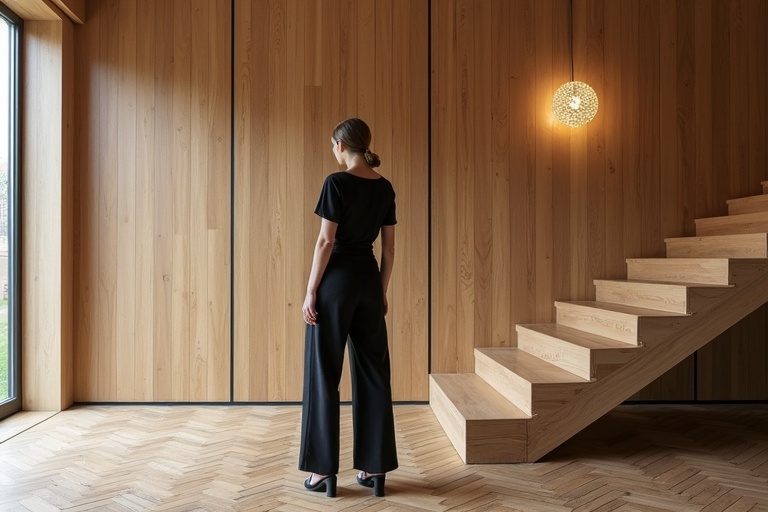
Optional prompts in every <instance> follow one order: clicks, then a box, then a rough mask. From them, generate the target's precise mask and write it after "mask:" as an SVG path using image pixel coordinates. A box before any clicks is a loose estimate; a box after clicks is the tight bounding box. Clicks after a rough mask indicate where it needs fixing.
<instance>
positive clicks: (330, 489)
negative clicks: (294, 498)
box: [304, 475, 336, 498]
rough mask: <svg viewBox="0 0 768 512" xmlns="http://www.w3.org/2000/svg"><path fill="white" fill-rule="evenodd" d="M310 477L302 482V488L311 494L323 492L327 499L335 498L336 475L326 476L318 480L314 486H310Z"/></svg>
mask: <svg viewBox="0 0 768 512" xmlns="http://www.w3.org/2000/svg"><path fill="white" fill-rule="evenodd" d="M311 482H312V475H309V476H308V477H307V479H306V480H304V488H306V489H307V490H308V491H312V492H322V491H325V495H326V496H327V497H329V498H335V497H336V475H328V476H327V477H325V478H323V479H322V480H318V482H317V483H315V485H312V483H311Z"/></svg>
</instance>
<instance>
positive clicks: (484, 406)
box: [430, 181, 768, 463]
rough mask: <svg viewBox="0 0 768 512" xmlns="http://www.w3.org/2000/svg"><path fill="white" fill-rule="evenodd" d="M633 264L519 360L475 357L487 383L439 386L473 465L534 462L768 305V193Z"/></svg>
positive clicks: (497, 354) (448, 381) (451, 381)
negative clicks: (660, 254) (662, 254)
mask: <svg viewBox="0 0 768 512" xmlns="http://www.w3.org/2000/svg"><path fill="white" fill-rule="evenodd" d="M762 187H763V194H762V195H759V196H751V197H745V198H741V199H734V200H730V201H728V215H727V216H725V217H714V218H706V219H697V220H696V221H695V222H696V236H694V237H686V238H670V239H666V240H665V242H666V245H667V257H666V258H654V259H647V258H646V259H629V260H627V279H626V280H603V279H596V280H595V287H596V300H595V301H582V302H556V303H555V307H556V310H557V315H556V323H555V324H541V325H518V326H517V327H516V330H517V346H516V347H514V348H475V372H474V373H469V374H432V375H430V405H431V407H432V410H433V411H434V413H435V415H436V416H437V418H438V420H439V421H440V424H441V425H442V426H443V428H444V429H445V432H446V434H447V435H448V437H449V439H450V440H451V442H452V443H453V445H454V447H455V448H456V450H457V451H458V452H459V455H460V456H461V458H462V459H463V460H464V462H465V463H510V462H534V461H536V460H538V459H540V458H541V457H543V456H544V455H546V454H547V453H548V452H550V451H551V450H553V449H554V448H556V447H557V446H559V445H560V444H561V443H563V442H564V441H566V440H567V439H569V438H570V437H571V436H573V435H574V434H576V433H577V432H579V431H580V430H582V429H583V428H584V427H586V426H587V425H589V424H590V423H592V422H593V421H595V420H596V419H598V418H599V417H600V416H602V415H603V414H605V413H607V412H608V411H610V410H611V409H613V408H614V407H616V406H617V405H619V404H620V403H622V402H623V401H625V400H626V399H627V398H629V397H631V396H632V395H633V394H635V393H636V392H638V391H640V390H641V389H642V388H644V387H645V386H646V385H648V384H650V383H651V382H653V381H654V380H655V379H656V378H658V377H659V376H661V375H662V374H664V373H665V372H666V371H667V370H669V369H671V368H672V367H674V366H675V365H677V364H678V363H679V362H680V361H682V360H683V359H685V358H686V357H688V356H689V355H691V354H692V353H694V352H695V351H696V350H698V349H699V348H701V347H703V346H704V345H706V344H707V343H709V342H710V341H711V340H712V339H713V338H715V337H716V336H717V335H719V334H720V333H722V332H723V331H725V330H726V329H728V328H729V327H731V326H732V325H734V324H735V323H737V322H738V321H739V320H741V319H742V318H744V317H745V316H747V315H748V314H749V313H751V312H752V311H754V310H755V309H757V308H758V307H760V306H761V305H762V304H764V303H766V302H768V181H765V182H763V183H762Z"/></svg>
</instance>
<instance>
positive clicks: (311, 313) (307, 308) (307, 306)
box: [301, 291, 317, 325]
mask: <svg viewBox="0 0 768 512" xmlns="http://www.w3.org/2000/svg"><path fill="white" fill-rule="evenodd" d="M316 300H317V294H316V293H315V292H310V291H307V296H306V297H304V305H303V306H302V307H301V313H302V314H303V315H304V322H306V323H307V324H308V325H316V324H317V308H316V306H315V301H316Z"/></svg>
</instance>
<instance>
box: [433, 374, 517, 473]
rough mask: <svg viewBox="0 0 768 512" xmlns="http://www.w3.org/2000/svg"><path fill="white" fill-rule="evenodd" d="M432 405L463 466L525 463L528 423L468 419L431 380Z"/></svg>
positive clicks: (507, 420) (506, 420)
mask: <svg viewBox="0 0 768 512" xmlns="http://www.w3.org/2000/svg"><path fill="white" fill-rule="evenodd" d="M429 403H430V406H431V407H432V411H433V412H434V414H435V417H437V420H438V421H439V422H440V425H441V426H442V427H443V429H444V430H445V433H446V435H447V436H448V439H449V440H450V441H451V444H453V447H454V448H455V449H456V451H457V452H458V454H459V456H460V457H461V459H462V460H463V461H464V463H466V464H476V463H511V462H525V461H526V458H527V439H528V431H527V428H528V427H527V420H509V419H499V420H465V419H464V418H463V417H462V416H461V414H460V413H459V411H458V410H457V409H456V408H455V407H454V406H453V404H452V403H451V401H450V399H449V398H448V397H447V396H446V395H445V393H444V392H443V391H442V389H440V386H439V385H438V384H437V383H436V382H435V381H434V380H433V379H431V378H430V382H429Z"/></svg>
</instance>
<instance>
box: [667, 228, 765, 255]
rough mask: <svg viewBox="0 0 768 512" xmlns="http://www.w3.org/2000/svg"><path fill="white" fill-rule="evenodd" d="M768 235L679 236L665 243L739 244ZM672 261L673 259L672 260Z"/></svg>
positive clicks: (763, 238) (762, 238) (670, 238)
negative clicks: (697, 241)
mask: <svg viewBox="0 0 768 512" xmlns="http://www.w3.org/2000/svg"><path fill="white" fill-rule="evenodd" d="M766 238H768V234H766V233H733V234H730V235H709V236H678V237H669V238H665V239H664V241H665V242H688V241H696V240H702V241H704V240H706V241H713V242H715V241H721V242H738V241H741V240H758V241H760V240H766ZM670 259H672V258H670Z"/></svg>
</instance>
